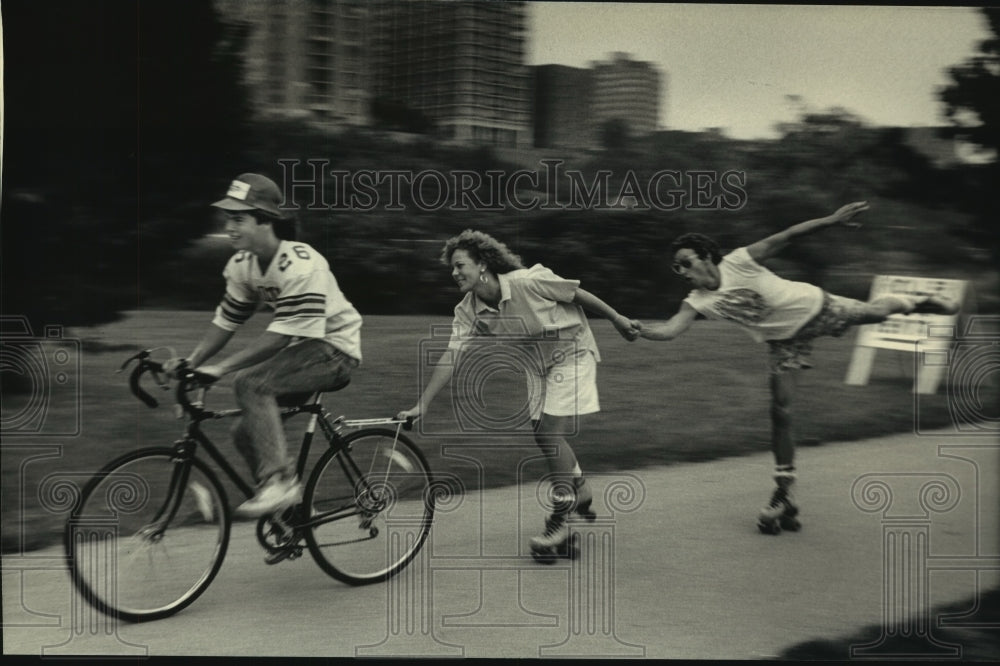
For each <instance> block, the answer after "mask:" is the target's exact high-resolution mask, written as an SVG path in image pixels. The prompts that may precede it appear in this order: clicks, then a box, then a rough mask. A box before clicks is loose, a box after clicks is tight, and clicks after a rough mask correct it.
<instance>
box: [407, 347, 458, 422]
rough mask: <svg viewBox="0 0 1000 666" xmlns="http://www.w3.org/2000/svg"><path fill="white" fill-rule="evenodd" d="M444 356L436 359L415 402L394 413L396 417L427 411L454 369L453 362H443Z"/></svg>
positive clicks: (453, 352)
mask: <svg viewBox="0 0 1000 666" xmlns="http://www.w3.org/2000/svg"><path fill="white" fill-rule="evenodd" d="M448 353H449V354H458V353H461V352H459V351H457V350H456V351H449V352H448ZM443 361H444V357H442V358H441V359H440V360H438V362H437V364H435V366H434V371H433V372H432V373H431V378H430V379H429V380H428V381H427V386H426V388H424V391H423V393H421V394H420V398H419V399H418V400H417V404H416V405H414V406H413V407H411V408H410V409H404V410H403V411H401V412H399V413H398V414H396V418H397V419H407V418H413V419H417V418H420V416H421V415H423V414H424V413H426V412H427V408H428V407H430V404H431V402H433V400H434V397H435V396H436V395H437V394H438V393H440V391H441V389H443V388H444V387H445V386H447V384H448V382H450V381H451V375H452V372H453V371H454V369H455V364H454V363H447V364H446V363H444V362H443Z"/></svg>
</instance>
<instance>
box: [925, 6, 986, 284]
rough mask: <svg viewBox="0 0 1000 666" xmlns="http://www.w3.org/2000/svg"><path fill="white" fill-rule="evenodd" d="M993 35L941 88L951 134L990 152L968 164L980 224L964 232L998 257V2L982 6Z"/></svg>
mask: <svg viewBox="0 0 1000 666" xmlns="http://www.w3.org/2000/svg"><path fill="white" fill-rule="evenodd" d="M982 12H983V16H984V18H985V19H986V22H987V24H988V26H989V29H990V31H991V32H992V37H990V38H989V39H986V40H983V41H982V42H980V44H979V53H977V54H976V55H974V56H972V57H971V58H969V59H968V60H966V61H965V62H963V63H961V64H958V65H955V66H953V67H951V68H949V69H948V76H949V78H950V79H951V82H950V83H949V84H948V85H946V86H945V87H943V88H942V89H940V90H939V92H938V95H939V97H940V99H941V101H942V102H943V103H944V105H945V116H946V117H947V118H948V120H949V121H950V122H951V123H952V126H951V127H950V128H949V130H948V132H947V134H949V135H950V136H952V137H957V138H959V139H961V140H964V141H967V142H970V143H972V144H974V145H976V146H978V147H979V148H980V149H981V150H982V152H983V153H984V154H985V155H987V157H991V158H992V159H990V160H989V161H987V162H986V163H984V164H980V165H972V166H968V167H965V170H966V171H967V174H966V178H965V179H964V182H965V186H966V191H965V192H964V194H965V197H964V198H965V200H966V202H967V208H968V209H969V210H970V212H972V213H974V214H975V216H976V218H977V222H978V223H977V224H976V225H974V226H973V227H971V228H970V229H968V231H967V232H966V233H965V234H964V236H965V237H966V238H967V239H968V240H970V241H971V242H973V243H975V244H976V245H978V246H980V247H983V248H988V249H990V250H991V252H992V255H993V256H992V262H993V265H996V261H997V259H998V258H1000V241H998V239H997V235H996V232H995V229H994V226H995V223H996V220H997V219H998V216H1000V203H998V202H997V199H996V196H995V192H996V184H997V182H1000V162H998V155H1000V8H997V7H988V8H983V9H982Z"/></svg>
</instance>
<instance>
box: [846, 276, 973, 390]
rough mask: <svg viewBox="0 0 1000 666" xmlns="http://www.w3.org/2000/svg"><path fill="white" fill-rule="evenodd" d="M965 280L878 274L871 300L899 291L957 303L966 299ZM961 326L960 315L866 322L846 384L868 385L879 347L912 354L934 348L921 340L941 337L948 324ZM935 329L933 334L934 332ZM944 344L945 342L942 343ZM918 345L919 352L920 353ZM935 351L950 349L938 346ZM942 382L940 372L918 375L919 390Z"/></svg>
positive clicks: (929, 388)
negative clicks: (936, 297)
mask: <svg viewBox="0 0 1000 666" xmlns="http://www.w3.org/2000/svg"><path fill="white" fill-rule="evenodd" d="M965 290H966V282H965V280H945V279H941V278H926V277H913V276H903V275H877V276H875V280H874V281H873V282H872V288H871V294H870V295H869V298H868V300H869V301H872V300H874V299H876V298H878V297H879V296H886V295H889V294H899V295H901V296H920V295H927V294H930V295H933V296H940V297H942V298H946V299H948V300H950V301H953V302H955V303H963V302H964V300H965ZM957 325H958V315H957V314H954V315H941V314H924V313H914V314H909V315H901V314H896V315H891V316H890V317H889V318H888V319H886V320H885V321H883V322H882V323H880V324H866V325H864V326H861V327H859V330H858V339H857V342H856V344H855V347H854V354H853V356H852V357H851V364H850V366H849V367H848V368H847V377H846V378H845V379H844V382H845V383H847V384H854V385H861V384H867V383H868V378H869V376H871V369H872V364H873V363H874V361H875V350H876V349H895V350H898V351H906V352H913V353H925V352H926V351H932V350H928V349H926V348H925V347H924V346H923V345H922V344H921V343H922V342H923V341H925V340H927V339H928V338H930V337H933V338H935V339H940V337H941V336H940V331H942V330H945V329H946V328H947V327H950V328H951V329H953V330H954V329H955V328H956V327H957ZM932 331H933V333H932ZM942 344H944V343H942ZM918 346H919V347H920V351H919V352H918ZM933 351H934V352H937V353H940V352H942V351H944V352H947V349H940V348H939V345H935V349H934V350H933ZM940 381H941V375H940V373H934V372H922V373H921V374H920V376H918V377H917V378H916V385H915V387H914V388H915V390H916V391H917V392H919V393H934V392H935V391H937V386H938V384H939V383H940Z"/></svg>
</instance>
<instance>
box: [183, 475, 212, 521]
mask: <svg viewBox="0 0 1000 666" xmlns="http://www.w3.org/2000/svg"><path fill="white" fill-rule="evenodd" d="M188 490H190V491H191V494H192V495H193V496H194V502H195V504H196V505H197V506H198V513H200V514H201V517H202V518H203V519H204V521H205V522H206V523H210V522H212V519H213V518H214V517H215V511H213V510H212V493H210V492H208V488H206V487H205V486H203V485H202V484H200V483H198V482H197V481H191V482H190V483H188Z"/></svg>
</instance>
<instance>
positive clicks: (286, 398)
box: [278, 377, 351, 407]
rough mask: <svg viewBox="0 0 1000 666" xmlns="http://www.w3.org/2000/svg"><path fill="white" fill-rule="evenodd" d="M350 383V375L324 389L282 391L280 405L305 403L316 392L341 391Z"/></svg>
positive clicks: (287, 405) (279, 399) (290, 405)
mask: <svg viewBox="0 0 1000 666" xmlns="http://www.w3.org/2000/svg"><path fill="white" fill-rule="evenodd" d="M350 383H351V379H350V377H348V378H347V379H345V380H344V381H342V382H340V383H339V384H334V385H333V386H331V387H330V388H328V389H324V390H322V391H307V392H303V393H282V394H281V395H279V396H278V405H279V406H281V407H294V406H296V405H304V404H306V403H307V402H310V401H311V400H312V398H313V396H315V395H316V393H319V394H321V395H322V394H323V393H333V392H334V391H339V390H340V389H342V388H344V387H345V386H347V385H348V384H350Z"/></svg>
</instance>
